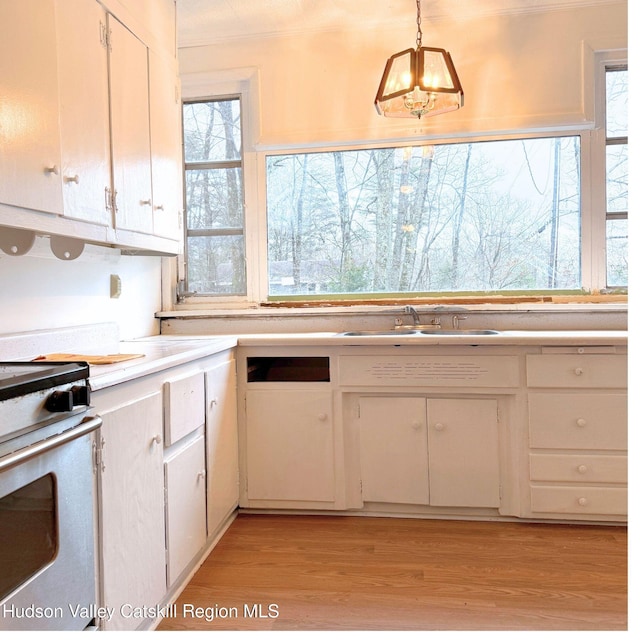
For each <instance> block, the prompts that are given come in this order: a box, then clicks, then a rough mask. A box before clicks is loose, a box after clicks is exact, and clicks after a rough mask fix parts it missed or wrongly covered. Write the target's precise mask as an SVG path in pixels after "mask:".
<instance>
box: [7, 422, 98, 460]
mask: <svg viewBox="0 0 640 640" xmlns="http://www.w3.org/2000/svg"><path fill="white" fill-rule="evenodd" d="M101 426H102V418H101V417H100V416H93V417H90V418H85V419H84V420H83V421H82V422H81V423H80V424H78V426H77V427H73V428H72V429H69V430H68V431H63V432H62V433H59V434H57V435H55V436H52V437H51V438H47V439H46V440H42V441H41V442H36V443H35V444H32V445H31V446H30V447H25V448H24V449H20V450H19V451H16V452H14V453H12V454H10V455H8V456H5V457H4V458H1V459H0V472H1V471H6V470H7V469H11V468H12V467H15V466H16V465H19V464H22V463H23V462H26V461H27V460H30V459H31V458H35V457H36V456H39V455H41V454H43V453H46V452H47V451H50V450H51V449H54V448H55V447H59V446H61V445H63V444H66V443H67V442H71V441H72V440H76V439H77V438H80V437H82V436H84V435H86V434H87V433H91V432H92V431H95V430H96V429H99V428H100V427H101Z"/></svg>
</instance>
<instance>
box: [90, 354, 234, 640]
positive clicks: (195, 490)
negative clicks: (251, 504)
mask: <svg viewBox="0 0 640 640" xmlns="http://www.w3.org/2000/svg"><path fill="white" fill-rule="evenodd" d="M234 365H235V361H234V358H233V354H232V352H231V351H229V350H227V351H223V352H221V353H218V354H215V355H212V356H207V357H204V358H199V359H196V360H194V361H192V362H189V363H185V364H182V365H179V366H175V367H171V368H168V369H165V370H162V371H158V372H155V373H153V374H150V375H146V376H142V377H140V378H137V379H135V380H132V381H129V382H124V383H122V384H117V385H114V386H110V387H107V388H105V389H99V390H97V391H95V392H94V393H93V394H92V404H93V406H94V407H95V409H96V412H97V413H98V414H99V415H101V416H102V417H103V422H104V424H103V427H102V430H101V437H100V439H99V441H100V444H99V446H98V449H97V452H96V458H97V462H98V464H97V469H98V473H99V508H98V513H99V527H100V528H99V530H100V558H101V560H100V583H101V586H100V593H101V599H100V604H101V605H102V606H108V607H115V610H116V614H115V615H114V616H113V618H112V619H111V620H110V621H104V623H103V626H104V629H106V630H111V629H113V630H116V629H117V630H134V629H146V628H149V626H150V625H151V624H152V622H153V618H148V617H142V618H141V617H140V616H136V615H134V612H133V611H132V609H131V607H154V606H156V605H160V604H163V603H166V602H167V601H168V600H169V599H171V598H172V597H173V596H175V594H176V593H177V592H178V591H179V589H180V588H181V586H182V585H183V584H184V582H185V580H187V579H188V577H189V575H190V572H192V571H193V570H194V569H195V567H197V564H198V563H199V562H201V561H202V560H203V554H204V552H205V550H206V549H207V545H211V544H213V542H214V540H215V537H216V536H218V535H220V534H221V532H222V531H224V526H225V525H228V524H229V523H230V522H231V520H232V518H233V513H234V510H235V509H236V507H237V506H238V471H237V470H238V449H237V430H236V419H235V418H236V410H237V407H236V405H235V397H236V395H235V387H232V388H228V387H227V386H226V385H228V384H231V385H234V384H235V376H234V375H233V373H234V371H235V367H234ZM205 379H206V384H207V390H206V398H207V401H208V402H209V404H208V406H207V407H205ZM231 403H233V405H232V404H231ZM205 416H206V421H205ZM227 458H228V459H227ZM209 472H211V475H209ZM210 478H211V479H210ZM212 480H213V482H212ZM208 513H209V519H210V522H211V525H210V527H209V530H208V527H207V516H208ZM122 605H125V606H124V609H122V612H123V614H122V615H121V613H120V612H121V606H122Z"/></svg>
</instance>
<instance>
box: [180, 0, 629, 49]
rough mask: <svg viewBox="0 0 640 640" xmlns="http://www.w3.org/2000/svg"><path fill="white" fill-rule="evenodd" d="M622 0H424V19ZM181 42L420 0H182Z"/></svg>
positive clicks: (268, 31)
mask: <svg viewBox="0 0 640 640" xmlns="http://www.w3.org/2000/svg"><path fill="white" fill-rule="evenodd" d="M616 1H618V0H421V2H422V5H421V6H422V20H423V28H424V24H425V23H428V21H429V20H442V19H446V18H448V17H457V18H460V17H461V16H463V17H465V18H469V17H474V16H483V15H493V14H505V13H521V12H531V11H548V10H557V9H564V8H569V7H574V6H589V5H601V4H611V3H613V2H616ZM176 2H177V11H178V46H181V47H184V46H196V45H204V44H214V43H216V42H223V41H225V40H237V39H242V38H250V37H271V36H277V35H284V34H300V33H304V32H310V31H337V30H340V29H350V28H361V29H375V28H376V27H380V26H383V25H387V26H389V25H396V24H397V25H403V24H411V23H413V24H415V19H416V3H415V1H414V0H176Z"/></svg>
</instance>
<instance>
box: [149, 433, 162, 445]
mask: <svg viewBox="0 0 640 640" xmlns="http://www.w3.org/2000/svg"><path fill="white" fill-rule="evenodd" d="M154 442H155V443H156V444H160V443H161V442H162V436H161V435H160V434H158V435H157V436H154V437H153V438H151V443H154Z"/></svg>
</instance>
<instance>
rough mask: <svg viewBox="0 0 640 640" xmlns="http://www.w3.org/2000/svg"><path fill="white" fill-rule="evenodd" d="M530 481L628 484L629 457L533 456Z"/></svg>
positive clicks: (542, 454)
mask: <svg viewBox="0 0 640 640" xmlns="http://www.w3.org/2000/svg"><path fill="white" fill-rule="evenodd" d="M529 465H530V476H531V480H534V481H535V480H539V481H550V482H616V483H620V484H626V482H627V457H626V456H599V455H579V454H578V455H569V454H554V453H533V454H531V455H530V456H529Z"/></svg>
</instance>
